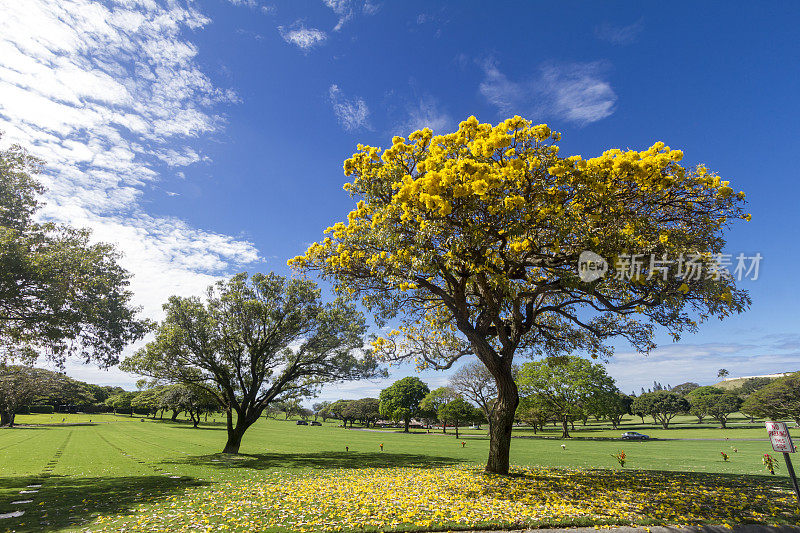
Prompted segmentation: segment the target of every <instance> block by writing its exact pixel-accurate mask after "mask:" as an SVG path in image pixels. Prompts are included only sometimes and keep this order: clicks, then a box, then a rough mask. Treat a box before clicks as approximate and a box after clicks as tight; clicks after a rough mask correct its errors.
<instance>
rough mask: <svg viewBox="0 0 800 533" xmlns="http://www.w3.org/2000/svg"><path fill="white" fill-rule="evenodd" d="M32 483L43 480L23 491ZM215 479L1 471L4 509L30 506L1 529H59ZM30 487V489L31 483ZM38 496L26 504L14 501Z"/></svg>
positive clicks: (3, 522)
mask: <svg viewBox="0 0 800 533" xmlns="http://www.w3.org/2000/svg"><path fill="white" fill-rule="evenodd" d="M28 484H41V485H42V486H41V487H40V488H38V489H35V490H38V492H36V493H29V494H20V492H19V491H20V490H26V485H28ZM205 485H209V483H207V482H201V481H197V480H194V479H192V478H189V477H182V478H179V479H172V478H170V477H167V476H155V475H154V476H126V477H94V478H90V477H73V476H50V477H46V478H42V477H41V476H38V477H37V476H28V477H0V515H2V514H4V513H10V512H14V511H25V514H23V515H22V516H20V517H16V518H5V519H0V530H3V531H5V530H7V529H6V528H8V530H11V531H55V530H60V529H63V528H79V527H86V526H87V525H88V524H89V523H90V522H91V521H93V520H95V519H96V518H97V517H98V516H104V515H105V516H107V515H116V514H124V513H127V512H130V511H132V510H133V509H134V508H135V507H136V506H137V505H139V504H141V503H144V502H147V503H149V504H152V503H155V502H158V501H159V500H163V499H165V498H167V497H169V496H173V495H176V494H180V493H182V492H183V491H185V490H186V489H187V488H189V487H198V486H205ZM28 490H30V489H28ZM20 500H33V501H32V502H30V503H26V504H12V503H11V502H14V501H20Z"/></svg>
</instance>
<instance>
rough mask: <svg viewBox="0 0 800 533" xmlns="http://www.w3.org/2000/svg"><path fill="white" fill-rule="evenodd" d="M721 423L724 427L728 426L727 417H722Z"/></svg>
mask: <svg viewBox="0 0 800 533" xmlns="http://www.w3.org/2000/svg"><path fill="white" fill-rule="evenodd" d="M719 423H720V424H722V429H725V428H726V427H727V426H726V425H725V424H726V423H727V419H725V418H720V419H719Z"/></svg>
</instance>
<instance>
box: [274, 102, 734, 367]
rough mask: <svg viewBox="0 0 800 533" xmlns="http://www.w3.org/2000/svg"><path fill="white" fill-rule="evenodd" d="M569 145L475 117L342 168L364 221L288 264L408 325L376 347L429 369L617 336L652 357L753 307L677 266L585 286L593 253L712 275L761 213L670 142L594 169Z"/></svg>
mask: <svg viewBox="0 0 800 533" xmlns="http://www.w3.org/2000/svg"><path fill="white" fill-rule="evenodd" d="M559 140H560V134H558V133H555V132H552V131H551V130H550V128H548V127H547V126H546V125H544V124H540V125H537V126H533V125H532V124H531V122H529V121H526V120H523V119H522V118H520V117H514V118H511V119H508V120H505V121H503V122H501V123H500V124H498V125H496V126H492V125H491V124H481V123H479V122H478V121H477V120H476V119H475V118H474V117H470V118H469V119H468V120H466V121H464V122H462V123H461V124H460V126H459V128H458V130H457V131H455V132H453V133H450V134H447V135H438V136H434V135H433V134H432V132H431V130H430V129H427V128H426V129H423V130H421V131H416V132H414V133H412V134H411V135H409V137H408V139H404V138H402V137H394V139H393V140H392V145H391V147H389V148H387V149H381V148H377V147H372V146H362V145H359V146H358V152H357V153H355V154H354V155H353V157H351V158H350V159H348V160H347V161H345V163H344V171H345V175H347V176H350V177H351V178H352V181H351V182H350V183H347V184H345V186H344V188H345V189H346V190H347V191H348V192H349V193H350V194H351V195H352V196H354V197H356V198H358V199H359V201H358V204H357V206H356V208H355V209H354V210H353V211H352V212H350V214H349V215H348V217H347V221H346V222H338V223H336V224H335V225H333V226H332V227H330V228H328V229H327V230H326V233H327V234H328V236H327V237H326V238H325V239H324V240H323V241H321V242H317V243H314V244H312V245H311V246H310V247H309V248H308V250H307V251H306V253H305V254H304V255H302V256H298V257H295V258H293V259H291V260H290V261H289V264H290V265H292V266H293V267H295V268H298V269H310V270H315V271H319V272H321V273H322V274H323V276H325V277H328V278H330V279H332V280H333V281H334V285H335V288H336V290H338V291H339V292H340V293H342V294H344V295H349V296H351V297H360V298H361V299H362V301H363V303H364V304H365V305H366V306H367V307H368V308H369V309H370V310H371V311H372V312H373V313H374V314H375V315H376V317H377V319H378V320H379V321H385V320H389V319H391V318H393V317H396V316H398V315H402V317H403V325H402V326H401V327H400V328H398V329H397V330H395V331H393V332H392V333H391V334H390V335H388V336H386V337H385V338H379V339H377V340H376V341H375V347H376V348H377V349H378V350H379V351H380V352H381V354H382V355H383V356H384V357H386V358H389V359H391V358H393V357H410V356H412V355H413V356H414V357H416V358H417V363H418V364H419V365H420V366H423V367H424V366H434V367H437V368H447V367H449V366H450V365H452V364H453V362H454V361H455V360H456V359H458V358H459V357H461V356H462V355H465V354H466V353H475V352H477V355H478V356H479V357H480V358H481V360H482V361H483V362H484V363H486V364H487V365H489V366H490V368H494V367H499V366H502V365H498V364H495V363H493V362H492V361H491V357H492V354H499V355H500V356H501V357H507V358H510V357H512V356H513V354H514V353H515V351H517V350H518V349H524V350H526V351H528V352H532V353H536V354H548V355H557V354H563V353H572V352H574V351H575V350H580V349H582V350H585V351H586V352H587V353H589V354H590V355H592V356H593V357H594V356H606V355H608V354H610V352H611V348H610V347H609V346H608V345H607V344H606V343H605V342H604V341H606V340H607V339H609V338H611V337H615V336H622V337H625V338H627V339H628V340H629V341H630V342H631V343H632V344H633V345H634V346H635V347H636V348H638V349H640V350H643V351H646V350H649V349H650V348H652V346H653V343H652V336H653V327H654V326H655V325H662V326H664V327H666V328H667V329H668V330H669V331H670V332H671V333H672V334H673V335H674V337H675V338H678V336H679V335H680V334H681V332H683V331H685V330H690V331H693V330H694V329H695V328H696V327H697V319H698V317H699V319H700V320H704V319H706V318H708V317H709V316H716V317H719V318H722V317H724V316H727V315H728V314H729V313H731V312H741V311H742V310H744V309H745V308H746V307H747V306H748V304H749V298H748V296H747V294H746V293H745V292H744V291H741V290H737V289H736V287H735V285H734V283H733V280H732V279H730V278H725V277H719V278H717V279H713V278H708V277H705V276H703V277H701V279H688V278H684V279H681V278H680V277H679V276H677V274H678V272H677V269H678V268H679V266H678V265H677V263H676V264H672V265H671V266H669V275H668V276H666V278H665V277H664V276H662V275H660V273H658V272H657V273H656V274H657V275H653V276H648V274H649V272H650V270H649V265H647V264H645V265H643V266H644V268H643V269H642V271H641V275H635V276H632V277H631V279H627V278H624V277H622V278H621V279H617V277H616V276H613V275H607V276H605V277H603V278H601V279H599V280H597V281H594V282H590V283H587V282H583V281H581V280H580V279H579V278H578V276H577V272H576V265H577V260H578V256H579V254H580V253H581V252H582V251H584V250H593V251H594V252H596V253H598V254H600V255H601V256H602V257H604V258H606V259H607V260H608V261H609V262H611V264H612V265H613V264H614V260H615V259H616V258H618V257H620V256H622V255H623V254H651V253H652V254H655V255H656V256H658V257H661V256H662V255H663V254H668V256H669V257H670V258H677V257H679V256H680V254H684V255H685V256H688V255H689V254H699V256H698V257H699V259H698V261H699V262H700V263H701V264H703V265H704V266H705V267H706V268H707V270H706V271H708V268H709V265H710V263H711V261H712V259H713V256H714V255H715V254H718V253H721V252H722V249H723V247H724V244H725V241H724V238H723V231H724V229H725V228H726V227H727V226H728V225H729V224H730V223H731V222H733V221H734V220H736V219H747V220H749V218H750V215H748V214H746V213H745V212H744V210H743V207H742V206H743V202H744V193H741V192H740V193H736V192H734V190H733V189H732V188H731V186H730V184H729V183H728V182H727V181H724V180H722V179H721V178H720V177H719V176H717V175H716V174H714V173H712V172H711V171H709V170H708V169H707V168H706V167H704V166H702V165H701V166H698V167H696V168H688V167H683V166H681V165H680V164H679V162H680V161H681V159H682V157H683V153H682V152H681V151H680V150H673V149H671V148H669V147H668V146H665V145H664V143H662V142H658V143H656V144H654V145H653V146H651V147H650V148H648V149H646V150H642V151H637V150H627V151H623V150H619V149H611V150H607V151H606V152H604V153H603V154H602V155H600V156H598V157H592V158H588V159H584V158H582V157H581V156H577V155H576V156H570V157H563V156H561V155H560V153H559V146H558V145H557V142H558V141H559ZM648 278H649V279H648ZM695 315H696V316H695ZM505 366H506V367H507V366H508V365H505ZM506 370H507V368H506ZM493 373H496V372H494V371H493Z"/></svg>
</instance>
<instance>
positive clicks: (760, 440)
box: [347, 428, 769, 442]
mask: <svg viewBox="0 0 800 533" xmlns="http://www.w3.org/2000/svg"><path fill="white" fill-rule="evenodd" d="M347 429H352V430H355V431H373V432H375V433H402V431H400V430H398V431H387V430H385V429H367V428H347ZM411 433H413V434H415V435H437V436H440V437H441V436H444V437H452V436H453V435H455V432H454V431H453V430H452V429H451V430H450V433H442V432H441V431H440V430H436V431H435V432H434V431H433V430H431V432H430V433H423V432H421V431H412V432H411ZM485 436H486V433H463V432H460V433H459V437H485ZM511 438H512V439H538V440H563V439H562V438H561V437H541V436H538V435H512V437H511ZM570 440H574V441H581V440H622V439H620V438H616V437H571V438H570ZM650 440H653V441H665V440H695V441H719V442H766V441H769V439H745V438H734V439H726V438H719V439H716V438H708V439H689V438H674V439H650ZM631 442H639V441H631Z"/></svg>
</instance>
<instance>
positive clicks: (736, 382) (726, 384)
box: [713, 372, 792, 390]
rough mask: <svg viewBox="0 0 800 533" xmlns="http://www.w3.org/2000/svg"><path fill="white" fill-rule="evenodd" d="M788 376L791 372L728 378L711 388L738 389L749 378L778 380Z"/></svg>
mask: <svg viewBox="0 0 800 533" xmlns="http://www.w3.org/2000/svg"><path fill="white" fill-rule="evenodd" d="M789 374H792V372H784V373H782V374H765V375H763V376H744V377H741V378H728V379H723V380H722V381H720V382H719V383H715V384H714V385H713V386H714V387H718V388H720V389H725V390H731V389H738V388H739V387H741V386H742V384H743V383H744V382H745V381H747V380H748V379H751V378H769V379H778V378H782V377H783V376H788V375H789Z"/></svg>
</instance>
